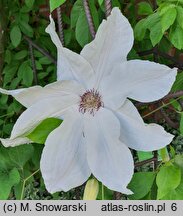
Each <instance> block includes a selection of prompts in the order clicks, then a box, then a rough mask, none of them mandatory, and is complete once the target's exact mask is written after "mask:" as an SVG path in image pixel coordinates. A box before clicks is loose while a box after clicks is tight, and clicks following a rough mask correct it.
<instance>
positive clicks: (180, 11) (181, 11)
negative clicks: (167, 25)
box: [176, 6, 183, 29]
mask: <svg viewBox="0 0 183 216" xmlns="http://www.w3.org/2000/svg"><path fill="white" fill-rule="evenodd" d="M176 9H177V22H178V24H179V25H180V27H181V28H182V29H183V8H182V7H180V6H177V7H176Z"/></svg>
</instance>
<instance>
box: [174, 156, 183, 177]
mask: <svg viewBox="0 0 183 216" xmlns="http://www.w3.org/2000/svg"><path fill="white" fill-rule="evenodd" d="M174 162H175V164H176V165H177V166H178V167H180V169H181V171H182V176H183V154H181V155H176V156H175V160H174Z"/></svg>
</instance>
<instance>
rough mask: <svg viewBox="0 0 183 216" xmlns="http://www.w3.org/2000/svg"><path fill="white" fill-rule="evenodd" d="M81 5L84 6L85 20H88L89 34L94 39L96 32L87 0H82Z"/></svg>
mask: <svg viewBox="0 0 183 216" xmlns="http://www.w3.org/2000/svg"><path fill="white" fill-rule="evenodd" d="M83 6H84V10H85V14H86V18H87V22H88V26H89V30H90V34H91V36H92V38H93V39H94V38H95V34H96V32H95V26H94V22H93V18H92V15H91V11H90V6H89V2H88V0H83Z"/></svg>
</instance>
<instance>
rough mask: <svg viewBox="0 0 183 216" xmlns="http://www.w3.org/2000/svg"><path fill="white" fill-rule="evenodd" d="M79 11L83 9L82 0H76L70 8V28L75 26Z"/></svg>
mask: <svg viewBox="0 0 183 216" xmlns="http://www.w3.org/2000/svg"><path fill="white" fill-rule="evenodd" d="M81 11H83V2H82V1H81V0H77V1H76V2H75V3H74V6H73V7H72V10H71V28H74V27H75V26H76V23H77V21H78V18H79V15H80V13H81Z"/></svg>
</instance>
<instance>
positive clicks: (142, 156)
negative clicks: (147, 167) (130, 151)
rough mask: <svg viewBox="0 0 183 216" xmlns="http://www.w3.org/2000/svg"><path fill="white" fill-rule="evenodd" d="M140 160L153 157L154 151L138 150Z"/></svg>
mask: <svg viewBox="0 0 183 216" xmlns="http://www.w3.org/2000/svg"><path fill="white" fill-rule="evenodd" d="M137 155H138V159H139V161H143V160H147V159H150V158H152V157H153V154H152V152H142V151H137Z"/></svg>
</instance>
